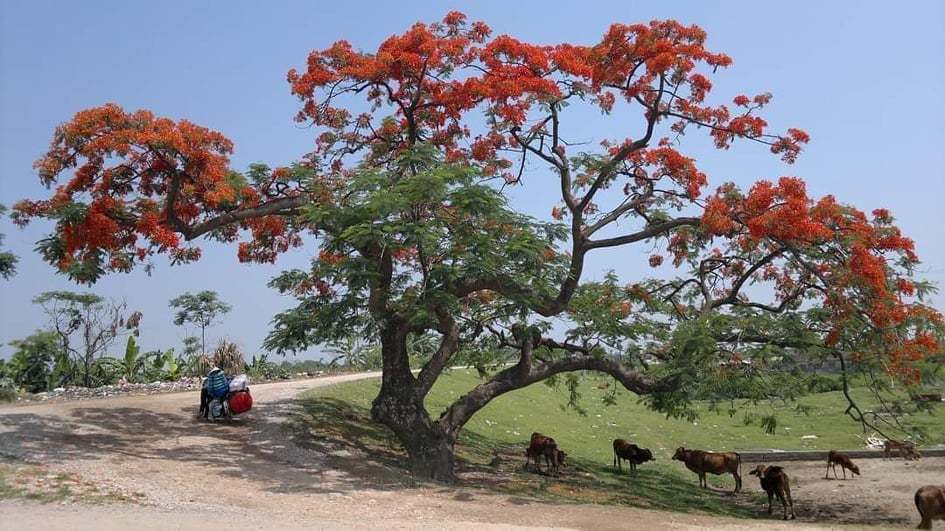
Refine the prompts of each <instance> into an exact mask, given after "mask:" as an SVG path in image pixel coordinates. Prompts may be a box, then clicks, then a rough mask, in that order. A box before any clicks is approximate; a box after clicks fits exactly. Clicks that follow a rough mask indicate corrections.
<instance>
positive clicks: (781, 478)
mask: <svg viewBox="0 0 945 531" xmlns="http://www.w3.org/2000/svg"><path fill="white" fill-rule="evenodd" d="M749 474H750V475H752V476H758V479H759V480H761V488H762V489H764V491H765V493H767V494H768V514H771V501H772V499H773V498H774V497H775V496H777V497H778V500H780V501H781V507H782V508H783V509H784V519H785V520H787V519H788V516H787V513H788V505H790V506H791V520H793V519H794V518H795V516H794V500H792V499H791V478H789V477H788V475H787V472H785V471H784V469H783V468H781V467H779V466H765V465H758V466H757V467H756V468H755V469H754V470H752V471H751V472H749ZM785 498H786V499H787V502H785Z"/></svg>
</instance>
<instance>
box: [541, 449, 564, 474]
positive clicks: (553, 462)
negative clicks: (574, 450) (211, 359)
mask: <svg viewBox="0 0 945 531" xmlns="http://www.w3.org/2000/svg"><path fill="white" fill-rule="evenodd" d="M549 453H551V452H549ZM567 457H568V453H567V452H565V451H564V450H559V449H557V448H555V450H554V452H553V455H548V453H546V454H545V464H546V465H548V467H549V468H550V469H551V473H552V474H553V475H555V476H557V475H558V473H559V471H560V470H561V467H563V466H567V463H565V459H566V458H567Z"/></svg>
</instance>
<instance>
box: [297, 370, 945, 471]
mask: <svg viewBox="0 0 945 531" xmlns="http://www.w3.org/2000/svg"><path fill="white" fill-rule="evenodd" d="M477 383H479V378H478V377H477V375H476V372H475V371H474V370H471V369H460V370H454V371H453V372H452V373H451V374H450V375H448V376H446V377H444V378H442V379H441V380H439V381H437V383H436V385H435V386H434V387H433V391H432V392H431V393H430V395H429V396H428V397H427V401H426V404H427V409H428V410H429V411H430V414H431V415H433V416H434V417H436V416H438V415H439V412H440V411H442V410H443V409H444V408H445V407H446V406H447V405H448V404H450V403H452V401H454V400H455V399H456V398H458V397H459V396H460V395H462V394H465V393H466V392H468V391H469V390H470V389H472V388H473V387H474V386H475V385H476V384H477ZM605 383H606V384H609V385H610V387H611V388H612V387H613V386H614V385H615V384H614V382H613V379H611V378H609V377H604V376H597V375H590V374H589V375H585V376H584V380H583V383H582V385H581V387H580V389H579V392H580V393H581V395H582V396H581V398H580V399H579V401H578V404H579V406H580V407H581V408H583V409H584V410H585V411H586V415H582V414H580V413H579V412H578V411H577V410H575V409H573V408H567V407H566V405H567V402H568V393H567V390H566V389H565V388H564V386H562V387H561V388H559V389H555V388H552V387H550V386H548V385H545V384H542V383H538V384H534V385H532V386H529V387H527V388H525V389H522V390H520V391H517V392H513V393H509V394H507V395H504V396H502V397H500V398H498V399H496V400H495V401H493V402H492V403H490V404H489V405H487V406H486V407H485V408H483V409H482V411H480V412H479V413H478V414H476V416H475V417H473V419H472V420H471V421H470V422H469V424H467V425H466V428H465V429H464V430H463V431H464V433H466V434H467V437H466V438H465V439H464V437H463V436H461V437H460V443H462V442H463V441H465V440H468V437H469V435H471V434H475V435H476V436H477V437H482V438H485V439H488V440H492V441H495V442H496V443H498V444H512V443H521V444H522V445H524V444H525V443H526V442H527V440H528V437H529V436H530V435H531V433H532V432H534V431H539V432H541V433H544V434H546V435H550V436H552V437H554V438H555V440H557V441H558V443H559V444H560V445H561V446H562V447H563V448H565V449H566V450H567V451H568V452H569V454H570V455H573V456H575V457H578V458H581V459H589V460H595V461H601V462H603V461H608V462H609V460H610V459H611V457H612V453H613V452H612V449H611V441H613V440H614V439H616V438H622V439H627V440H628V441H631V442H635V443H637V444H639V445H641V446H645V447H648V448H650V449H651V450H653V454H654V455H655V456H656V458H657V460H660V461H666V460H669V458H670V457H672V453H673V451H674V450H675V449H676V447H678V446H686V447H687V448H690V447H691V448H701V449H707V450H720V451H721V450H729V451H750V450H775V449H776V450H830V449H859V448H862V447H863V440H862V437H863V436H864V434H863V431H862V428H861V427H860V425H859V424H858V423H856V422H854V421H853V420H851V419H850V418H849V417H848V416H846V415H844V413H843V411H844V409H845V407H846V402H845V401H844V400H843V396H842V395H841V393H840V392H830V393H816V394H811V395H808V396H805V397H803V398H801V399H799V400H798V401H796V402H784V403H780V404H774V405H770V404H767V403H764V404H758V405H756V406H750V407H747V408H746V407H741V406H742V403H741V402H738V403H736V406H739V407H738V411H737V412H736V413H735V414H734V415H729V412H728V409H729V404H728V403H725V404H720V405H719V407H718V409H719V411H713V410H712V408H710V407H709V406H708V405H700V406H699V407H698V410H699V418H698V419H697V420H696V421H695V422H688V421H686V420H682V419H667V418H666V417H665V416H664V415H663V414H661V413H658V412H655V411H652V410H650V409H649V408H647V407H646V406H645V405H643V404H642V403H640V401H639V398H638V397H637V396H636V395H634V394H633V393H630V392H629V391H625V390H623V389H619V388H618V390H617V397H616V398H617V403H616V405H613V406H607V405H604V403H603V401H602V399H603V397H604V395H606V394H608V393H610V392H611V391H612V389H611V388H608V389H599V388H598V385H600V384H605ZM617 385H618V386H619V384H617ZM379 387H380V380H364V381H360V382H354V383H347V384H341V385H337V386H332V387H330V388H326V389H319V390H317V391H316V392H313V393H312V394H311V395H309V396H319V397H332V398H337V399H341V400H344V401H345V402H349V403H351V404H352V405H354V406H356V407H358V408H364V409H370V407H371V401H372V400H373V399H374V397H375V396H376V395H377V390H378V388H379ZM854 397H855V398H857V399H858V401H859V402H860V404H861V407H865V408H869V407H870V406H871V405H872V404H871V401H870V400H869V397H868V392H867V391H866V390H864V389H855V390H854ZM770 413H774V414H775V415H776V417H777V420H778V425H777V429H776V430H775V433H773V434H770V435H769V434H766V433H765V432H764V430H763V429H762V428H761V426H760V418H761V417H762V416H763V415H766V414H770ZM746 416H747V417H748V420H747V421H746ZM749 421H750V423H749ZM909 422H910V423H912V424H914V425H916V426H918V427H921V428H924V429H925V430H927V432H928V435H929V438H928V441H927V442H925V443H924V444H923V446H928V445H940V444H945V419H943V417H942V415H941V413H940V412H939V413H938V414H934V413H919V414H918V415H917V416H915V417H913V418H909ZM810 435H815V436H816V438H804V437H805V436H810ZM664 464H665V463H664ZM676 464H678V463H676Z"/></svg>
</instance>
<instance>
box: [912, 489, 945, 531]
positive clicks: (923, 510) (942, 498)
mask: <svg viewBox="0 0 945 531" xmlns="http://www.w3.org/2000/svg"><path fill="white" fill-rule="evenodd" d="M915 508H916V509H918V510H919V516H920V517H921V518H922V521H921V522H919V526H918V527H916V529H932V520H945V485H926V486H924V487H922V488H920V489H919V490H917V491H915Z"/></svg>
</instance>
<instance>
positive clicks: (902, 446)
mask: <svg viewBox="0 0 945 531" xmlns="http://www.w3.org/2000/svg"><path fill="white" fill-rule="evenodd" d="M894 450H895V451H897V452H899V457H902V458H903V459H905V460H907V461H909V460H915V459H919V458H920V457H922V454H920V453H919V449H918V448H916V447H915V443H913V442H911V441H894V440H892V439H886V442H885V443H883V459H889V458H890V456H891V455H892V453H893V451H894Z"/></svg>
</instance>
